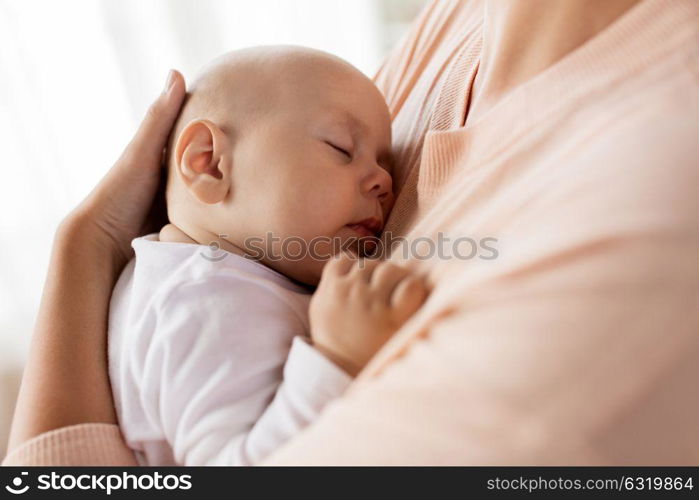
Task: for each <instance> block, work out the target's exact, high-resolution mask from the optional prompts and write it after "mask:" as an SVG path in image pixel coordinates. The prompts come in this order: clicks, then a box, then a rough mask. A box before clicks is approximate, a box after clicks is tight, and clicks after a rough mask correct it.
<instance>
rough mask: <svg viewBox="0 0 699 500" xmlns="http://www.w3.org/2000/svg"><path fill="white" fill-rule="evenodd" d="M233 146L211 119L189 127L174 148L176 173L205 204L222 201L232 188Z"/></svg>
mask: <svg viewBox="0 0 699 500" xmlns="http://www.w3.org/2000/svg"><path fill="white" fill-rule="evenodd" d="M229 146H230V144H229V141H228V137H227V136H226V134H225V133H223V131H222V130H221V129H220V128H219V127H218V126H217V125H216V124H215V123H212V122H210V121H209V120H194V121H192V122H190V123H188V124H187V126H186V127H185V128H184V130H183V131H182V133H181V134H180V136H179V137H178V138H177V144H176V146H175V161H176V167H177V173H178V175H180V176H181V177H182V180H183V182H184V183H185V185H186V186H187V188H188V189H189V190H190V191H191V192H192V193H193V194H194V195H195V196H196V197H197V198H198V199H199V201H201V202H202V203H208V204H214V203H218V202H220V201H223V200H224V199H225V198H226V196H227V195H228V192H229V191H230V188H231V182H230V180H231V175H230V174H231V170H230V169H231V167H232V165H231V161H232V155H231V151H230V147H229Z"/></svg>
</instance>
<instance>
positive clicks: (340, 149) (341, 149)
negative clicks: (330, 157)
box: [325, 141, 352, 159]
mask: <svg viewBox="0 0 699 500" xmlns="http://www.w3.org/2000/svg"><path fill="white" fill-rule="evenodd" d="M325 144H327V145H328V146H330V147H331V148H333V149H334V150H336V151H338V152H339V153H340V154H342V155H344V156H345V157H347V158H348V159H352V153H351V152H350V151H349V150H348V149H347V148H344V147H342V146H338V145H337V144H335V143H333V142H330V141H325Z"/></svg>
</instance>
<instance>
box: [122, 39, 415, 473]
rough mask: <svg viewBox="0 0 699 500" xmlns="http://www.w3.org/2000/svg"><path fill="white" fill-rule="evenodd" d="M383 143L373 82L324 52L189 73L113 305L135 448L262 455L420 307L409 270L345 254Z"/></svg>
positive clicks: (127, 432) (384, 184)
mask: <svg viewBox="0 0 699 500" xmlns="http://www.w3.org/2000/svg"><path fill="white" fill-rule="evenodd" d="M390 147H391V123H390V117H389V113H388V109H387V106H386V104H385V102H384V99H383V97H382V95H381V93H380V92H379V90H378V89H377V88H376V87H375V86H374V85H373V83H372V82H371V81H370V80H369V79H368V78H366V77H365V76H364V75H363V74H362V73H361V72H359V71H358V70H356V69H355V68H354V67H352V66H351V65H349V64H348V63H346V62H344V61H342V60H340V59H338V58H336V57H334V56H331V55H329V54H326V53H323V52H319V51H315V50H311V49H303V48H299V47H261V48H253V49H246V50H242V51H236V52H232V53H229V54H226V55H225V56H223V57H221V58H219V59H217V60H215V61H214V62H213V63H212V64H211V65H209V66H208V67H207V68H206V69H205V70H204V71H203V73H202V74H201V75H200V77H199V78H198V80H197V81H196V82H195V83H194V84H193V85H192V88H191V92H190V94H189V95H188V98H187V102H186V104H185V106H184V107H183V109H182V112H181V115H180V117H179V120H178V122H177V124H176V126H175V130H174V131H173V135H172V137H171V141H170V144H169V146H168V151H167V158H168V184H167V207H168V217H169V220H170V224H168V225H167V226H165V227H164V228H163V229H162V230H161V231H160V233H159V234H152V235H148V236H144V237H142V238H137V239H135V240H134V241H133V243H132V246H133V248H134V250H135V259H134V260H132V261H131V262H130V263H129V265H128V266H127V267H126V269H125V270H124V272H123V273H122V276H121V277H120V279H119V282H118V283H117V285H116V287H115V290H114V294H113V297H112V302H111V308H110V319H109V363H110V366H109V372H110V378H111V383H112V390H113V393H114V399H115V403H116V408H117V413H118V418H119V422H120V425H121V429H122V432H123V435H124V437H125V439H126V441H127V443H128V444H129V446H130V447H131V448H132V449H133V450H134V452H135V453H136V456H137V458H138V460H139V463H141V464H142V465H173V464H178V465H235V464H253V463H257V462H259V461H260V460H262V459H263V458H264V457H266V456H267V455H268V454H269V453H270V452H272V451H273V450H274V449H276V448H277V447H279V446H280V445H281V444H282V443H284V442H285V441H286V440H287V439H289V438H290V437H291V436H293V435H294V434H295V433H298V432H299V431H300V430H301V429H303V428H304V427H305V426H307V425H308V424H309V423H310V422H312V421H313V420H314V419H315V418H317V416H318V415H319V414H320V412H321V411H322V410H323V408H324V407H325V406H326V405H327V404H328V403H329V402H330V401H331V400H333V399H335V398H337V397H339V396H340V395H341V394H342V393H343V392H344V390H345V389H346V388H347V386H348V385H349V384H350V382H351V380H352V377H353V376H355V375H356V374H357V373H358V372H359V371H360V370H361V369H362V368H363V366H364V365H365V364H366V363H367V362H368V360H369V359H370V358H371V357H372V356H373V355H374V353H375V352H376V351H377V350H378V349H379V348H380V347H381V346H382V345H383V343H384V342H385V341H386V340H387V339H388V338H389V337H390V336H391V335H392V334H393V333H394V332H395V331H396V330H397V329H398V328H399V327H400V326H401V325H402V324H403V323H404V322H405V321H406V320H407V319H408V318H409V317H410V316H411V315H412V314H413V313H414V312H415V311H416V310H417V309H418V308H419V306H420V305H421V304H422V302H423V301H424V298H425V295H426V291H425V289H424V286H423V285H422V282H421V280H420V279H419V278H417V277H416V276H414V275H411V274H409V273H408V271H407V270H406V269H404V268H401V267H398V266H396V265H393V264H390V263H386V262H384V263H380V262H379V261H378V260H376V259H355V258H352V257H349V256H357V257H362V256H365V255H366V253H367V252H366V250H367V249H369V250H370V249H371V245H370V244H369V245H362V244H361V243H362V238H364V239H365V241H366V237H373V236H375V235H377V234H378V233H379V232H380V231H381V229H382V228H383V224H384V221H385V220H386V217H387V215H388V213H389V210H390V208H391V206H392V203H393V193H392V185H391V171H390V170H391V155H390ZM342 249H345V250H347V251H346V252H341V250H342ZM326 264H327V265H326ZM321 276H322V280H321ZM319 282H320V284H319ZM316 285H317V286H318V288H317V290H316V293H315V294H314V295H313V299H312V300H311V291H312V290H313V287H315V286H316ZM309 302H310V304H309ZM309 305H310V308H309ZM309 309H310V313H309Z"/></svg>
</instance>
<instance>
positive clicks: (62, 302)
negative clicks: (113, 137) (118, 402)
mask: <svg viewBox="0 0 699 500" xmlns="http://www.w3.org/2000/svg"><path fill="white" fill-rule="evenodd" d="M184 96H185V85H184V79H183V78H182V75H180V74H179V73H177V72H175V71H173V72H171V73H170V75H169V77H168V81H167V85H166V87H165V90H164V91H163V93H162V94H161V95H160V96H158V98H157V99H156V101H155V102H154V103H153V105H152V106H151V107H150V109H149V110H148V113H147V115H146V117H145V119H144V120H143V123H142V124H141V126H140V127H139V129H138V132H137V133H136V136H135V137H134V138H133V140H132V141H131V143H130V144H129V145H128V147H127V148H126V150H125V151H124V153H123V154H122V155H121V158H119V160H118V161H117V162H116V164H115V165H114V166H113V167H112V168H111V169H110V170H109V172H108V173H107V175H105V177H104V178H103V179H102V180H101V181H100V182H99V184H98V185H97V186H96V187H95V189H94V190H93V191H92V192H91V193H90V194H89V195H88V197H87V198H86V199H85V200H84V201H83V202H82V203H81V204H80V206H79V207H78V208H76V209H75V210H74V211H73V212H71V214H70V215H68V217H66V218H65V219H64V221H63V222H62V223H61V226H60V228H59V229H58V231H57V233H56V238H55V239H54V243H53V249H52V254H51V261H50V263H49V271H48V275H47V277H46V283H45V285H44V293H43V296H42V299H41V305H40V307H39V312H38V314H37V319H36V325H35V328H34V335H33V337H32V343H31V346H30V350H29V357H28V359H27V366H26V368H25V370H24V374H23V376H22V385H21V387H20V391H19V397H18V399H17V405H16V406H15V414H14V418H13V420H12V429H11V432H10V442H9V446H8V449H9V450H12V449H13V448H15V447H16V446H18V445H20V444H21V443H24V442H25V441H27V440H29V439H31V438H32V437H34V436H37V435H39V434H41V433H44V432H47V431H50V430H53V429H57V428H59V427H65V426H70V425H77V424H82V423H88V422H101V423H108V424H115V423H116V412H115V409H114V402H113V400H112V393H111V387H110V384H109V375H108V372H107V319H108V312H109V299H110V297H111V293H112V288H113V287H114V283H115V282H116V279H117V277H118V276H119V273H120V272H121V270H122V269H123V267H124V265H125V264H126V262H127V261H128V259H129V257H130V256H131V240H132V239H133V238H134V237H136V236H138V235H140V234H142V233H143V232H144V231H148V230H151V229H155V227H153V226H150V225H149V224H152V223H153V222H154V220H153V217H154V216H155V213H154V211H153V210H154V203H153V202H154V199H155V197H156V192H157V190H158V186H159V184H160V180H161V177H162V173H163V169H162V168H161V166H162V165H161V163H162V161H161V160H162V153H163V149H164V147H165V144H166V142H167V138H168V136H169V134H170V131H171V129H172V127H173V124H174V122H175V119H176V117H177V114H178V112H179V109H180V107H181V106H182V102H183V100H184Z"/></svg>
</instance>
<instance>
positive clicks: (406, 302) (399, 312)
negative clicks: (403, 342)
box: [391, 274, 428, 322]
mask: <svg viewBox="0 0 699 500" xmlns="http://www.w3.org/2000/svg"><path fill="white" fill-rule="evenodd" d="M427 295H428V289H427V285H426V283H425V281H424V279H423V278H421V277H420V276H417V275H415V274H412V275H410V276H407V277H406V278H405V279H403V280H402V281H401V282H400V283H398V285H397V286H396V289H395V291H394V292H393V295H392V297H391V307H392V308H393V311H394V313H395V314H396V316H397V319H398V320H399V321H401V322H404V321H407V319H408V318H409V317H410V316H412V315H413V314H415V312H416V311H417V310H418V309H419V308H420V306H421V305H422V304H423V302H425V299H426V298H427Z"/></svg>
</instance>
